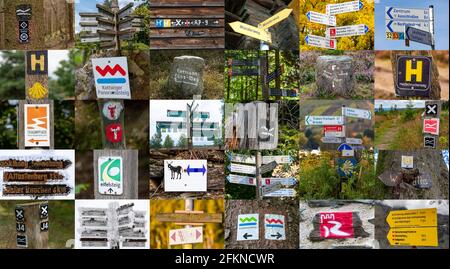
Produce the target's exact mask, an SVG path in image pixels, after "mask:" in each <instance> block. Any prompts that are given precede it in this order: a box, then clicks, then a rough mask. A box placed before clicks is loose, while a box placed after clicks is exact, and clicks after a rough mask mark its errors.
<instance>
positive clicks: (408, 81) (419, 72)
mask: <svg viewBox="0 0 450 269" xmlns="http://www.w3.org/2000/svg"><path fill="white" fill-rule="evenodd" d="M395 66H396V68H397V76H396V77H395V94H396V95H398V96H423V97H427V96H429V95H430V88H431V80H432V73H431V72H432V58H431V57H428V56H410V55H397V58H396V65H395Z"/></svg>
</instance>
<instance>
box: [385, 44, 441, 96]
mask: <svg viewBox="0 0 450 269" xmlns="http://www.w3.org/2000/svg"><path fill="white" fill-rule="evenodd" d="M397 55H413V53H412V51H405V50H399V51H394V50H393V51H391V54H390V58H391V66H392V75H393V79H394V82H395V80H396V77H397V65H396V59H397ZM414 55H423V56H430V57H432V64H431V87H430V96H429V97H419V96H417V97H414V98H416V99H423V100H440V99H441V85H440V84H439V69H438V67H437V64H436V62H435V61H436V59H435V58H433V55H432V53H431V51H428V50H419V51H414ZM394 87H395V86H394Z"/></svg>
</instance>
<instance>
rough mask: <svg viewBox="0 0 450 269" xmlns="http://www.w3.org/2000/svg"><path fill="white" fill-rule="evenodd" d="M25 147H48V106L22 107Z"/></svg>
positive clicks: (30, 105)
mask: <svg viewBox="0 0 450 269" xmlns="http://www.w3.org/2000/svg"><path fill="white" fill-rule="evenodd" d="M24 123H25V126H24V134H25V147H50V105H49V104H25V105H24Z"/></svg>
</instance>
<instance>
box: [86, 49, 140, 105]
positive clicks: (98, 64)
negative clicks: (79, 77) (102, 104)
mask: <svg viewBox="0 0 450 269" xmlns="http://www.w3.org/2000/svg"><path fill="white" fill-rule="evenodd" d="M92 68H93V70H94V78H95V88H96V91H97V98H109V99H131V92H130V80H129V77H128V63H127V58H126V57H111V58H93V59H92Z"/></svg>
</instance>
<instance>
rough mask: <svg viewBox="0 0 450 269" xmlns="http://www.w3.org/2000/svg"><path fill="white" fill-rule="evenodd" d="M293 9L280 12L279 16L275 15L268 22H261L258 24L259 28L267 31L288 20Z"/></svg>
mask: <svg viewBox="0 0 450 269" xmlns="http://www.w3.org/2000/svg"><path fill="white" fill-rule="evenodd" d="M291 12H292V9H290V8H285V9H283V10H282V11H280V12H278V13H277V14H275V15H273V16H272V17H270V18H268V19H267V20H265V21H263V22H261V23H260V24H258V28H260V29H267V28H269V27H271V26H273V25H275V24H277V23H279V22H280V21H282V20H284V19H286V18H287V17H289V15H290V14H291Z"/></svg>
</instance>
